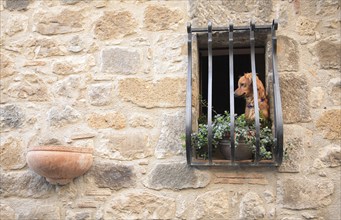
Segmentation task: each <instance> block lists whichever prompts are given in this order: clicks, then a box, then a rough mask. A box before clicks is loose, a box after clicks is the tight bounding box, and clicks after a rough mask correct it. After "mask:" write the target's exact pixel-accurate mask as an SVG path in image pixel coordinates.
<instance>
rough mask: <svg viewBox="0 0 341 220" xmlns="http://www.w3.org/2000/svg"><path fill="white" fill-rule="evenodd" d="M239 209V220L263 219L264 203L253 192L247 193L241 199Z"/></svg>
mask: <svg viewBox="0 0 341 220" xmlns="http://www.w3.org/2000/svg"><path fill="white" fill-rule="evenodd" d="M239 208H240V212H239V217H240V218H241V219H263V218H264V217H265V208H264V202H263V200H262V199H261V198H260V196H259V195H258V194H257V193H255V192H247V193H246V194H245V196H244V197H243V198H242V200H241V202H240V205H239Z"/></svg>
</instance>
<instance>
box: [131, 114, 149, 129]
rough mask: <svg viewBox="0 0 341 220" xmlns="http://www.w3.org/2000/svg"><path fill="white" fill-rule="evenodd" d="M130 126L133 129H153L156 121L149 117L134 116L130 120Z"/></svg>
mask: <svg viewBox="0 0 341 220" xmlns="http://www.w3.org/2000/svg"><path fill="white" fill-rule="evenodd" d="M129 125H130V126H131V127H133V128H138V127H144V128H153V127H154V126H155V120H154V118H153V117H150V116H149V115H142V114H133V115H132V116H131V117H130V119H129Z"/></svg>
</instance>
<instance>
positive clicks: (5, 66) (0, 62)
mask: <svg viewBox="0 0 341 220" xmlns="http://www.w3.org/2000/svg"><path fill="white" fill-rule="evenodd" d="M0 69H1V71H0V77H1V79H3V78H5V77H8V76H12V75H13V74H15V73H16V71H15V68H14V63H13V61H11V59H10V58H9V57H8V56H6V55H4V54H3V53H1V54H0Z"/></svg>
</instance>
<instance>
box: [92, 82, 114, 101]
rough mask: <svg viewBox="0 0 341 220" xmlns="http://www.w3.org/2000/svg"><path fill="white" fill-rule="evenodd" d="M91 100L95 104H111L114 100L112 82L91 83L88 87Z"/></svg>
mask: <svg viewBox="0 0 341 220" xmlns="http://www.w3.org/2000/svg"><path fill="white" fill-rule="evenodd" d="M88 96H89V102H90V104H91V105H94V106H105V105H109V104H110V103H111V102H112V101H111V100H112V85H111V83H99V84H95V85H91V86H90V87H89V89H88Z"/></svg>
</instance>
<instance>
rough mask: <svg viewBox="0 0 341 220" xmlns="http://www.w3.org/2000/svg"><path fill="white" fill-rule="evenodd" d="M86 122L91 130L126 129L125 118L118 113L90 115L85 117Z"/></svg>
mask: <svg viewBox="0 0 341 220" xmlns="http://www.w3.org/2000/svg"><path fill="white" fill-rule="evenodd" d="M87 122H88V124H89V126H90V127H93V128H114V129H122V128H125V127H126V124H127V122H126V117H125V116H124V115H123V114H122V113H120V112H109V113H103V114H101V113H92V114H90V115H88V116H87Z"/></svg>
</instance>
